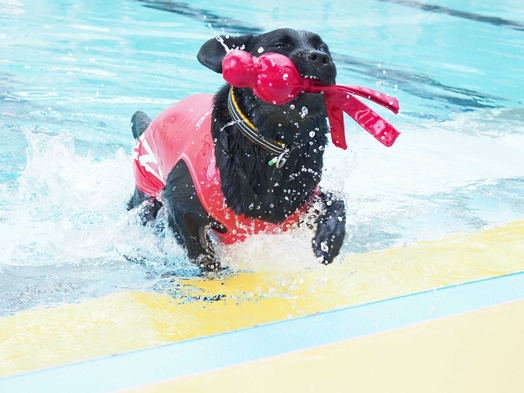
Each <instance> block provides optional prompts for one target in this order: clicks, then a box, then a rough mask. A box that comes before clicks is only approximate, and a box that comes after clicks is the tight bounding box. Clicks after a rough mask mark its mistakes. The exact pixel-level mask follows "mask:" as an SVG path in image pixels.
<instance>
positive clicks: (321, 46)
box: [318, 45, 328, 53]
mask: <svg viewBox="0 0 524 393" xmlns="http://www.w3.org/2000/svg"><path fill="white" fill-rule="evenodd" d="M318 50H319V51H321V52H325V53H327V51H328V48H327V46H325V45H320V47H319V48H318Z"/></svg>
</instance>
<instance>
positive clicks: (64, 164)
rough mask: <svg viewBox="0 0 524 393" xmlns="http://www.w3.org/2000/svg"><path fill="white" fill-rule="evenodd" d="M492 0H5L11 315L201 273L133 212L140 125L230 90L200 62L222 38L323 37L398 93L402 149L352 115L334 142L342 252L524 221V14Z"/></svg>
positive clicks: (1, 105)
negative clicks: (337, 144)
mask: <svg viewBox="0 0 524 393" xmlns="http://www.w3.org/2000/svg"><path fill="white" fill-rule="evenodd" d="M479 3H481V2H479V1H465V0H463V1H451V0H448V1H439V2H438V5H437V4H435V3H430V2H429V3H428V2H423V1H408V0H370V1H366V2H363V1H311V0H305V1H302V2H300V6H297V5H296V4H295V5H292V6H291V5H288V4H287V3H286V2H282V1H271V0H269V1H265V2H244V3H243V4H242V7H239V6H238V2H233V1H221V2H205V1H193V2H191V3H189V2H181V1H167V0H165V1H153V0H149V1H145V0H144V1H132V0H128V1H117V0H115V1H111V2H107V1H100V0H84V1H81V0H69V1H59V0H54V1H46V2H41V1H37V0H33V1H30V0H0V130H1V131H0V136H1V138H0V149H1V151H2V154H1V155H0V316H2V315H9V314H12V313H14V312H17V311H20V310H24V309H28V308H31V307H35V306H39V305H55V304H60V303H63V302H74V301H78V300H81V299H86V298H90V297H96V296H100V295H103V294H106V293H109V292H113V291H117V290H122V289H129V288H131V289H146V290H149V289H153V288H155V285H157V283H158V281H159V280H162V279H163V277H162V276H163V275H164V274H171V273H175V274H177V275H179V276H184V275H191V274H195V270H194V269H193V268H192V266H191V265H190V264H189V262H188V261H187V260H186V259H185V257H184V253H183V251H182V250H181V249H180V247H178V246H177V245H176V244H175V243H174V241H173V240H172V238H170V237H166V238H163V237H159V236H157V235H156V233H155V230H154V228H142V227H140V226H139V225H136V223H135V217H134V216H133V214H130V213H128V212H127V211H126V210H125V204H126V201H127V199H128V197H129V195H130V192H131V191H132V189H133V179H132V172H131V166H130V165H131V154H130V152H131V149H132V144H133V141H132V137H131V132H130V128H129V122H130V116H131V115H132V114H133V113H134V111H135V110H138V109H140V110H144V111H145V112H147V113H148V114H149V115H150V116H152V117H153V116H155V115H157V114H158V113H159V112H160V111H161V110H162V109H163V108H165V107H166V106H168V105H169V104H171V103H172V102H174V101H177V100H179V99H181V98H183V97H186V96H188V95H190V94H194V93H197V92H215V91H216V90H217V89H218V88H219V86H220V85H221V84H222V83H223V81H222V80H221V77H220V75H218V74H215V73H213V72H211V71H209V70H207V69H206V68H204V67H203V66H201V65H200V64H199V63H198V62H197V60H196V53H197V51H198V49H199V48H200V45H201V44H202V43H203V42H205V41H206V40H208V39H209V38H211V37H213V31H217V32H219V33H222V32H225V33H228V34H257V33H260V32H263V31H267V30H272V29H274V28H279V27H292V28H296V29H307V30H311V31H315V32H317V33H319V34H320V35H321V36H322V37H323V39H324V40H325V41H326V42H327V43H328V44H329V46H330V49H331V51H332V52H333V53H334V58H335V61H336V63H337V66H338V82H339V83H341V84H353V85H364V86H369V87H373V88H376V89H379V90H381V91H384V92H385V93H388V94H391V95H395V96H396V97H397V98H398V99H399V100H400V103H401V114H400V115H398V116H393V115H388V114H387V113H385V112H382V113H383V114H384V115H385V116H388V118H389V120H390V121H391V122H392V123H393V124H394V125H395V126H396V127H397V128H398V129H399V130H400V131H401V132H402V135H401V136H400V137H399V139H398V141H397V143H396V144H395V145H394V146H393V147H392V148H390V149H386V148H384V147H383V146H381V145H380V144H378V143H376V141H374V140H373V138H371V137H369V135H367V134H366V133H365V132H364V131H363V130H361V129H359V128H358V127H357V126H355V125H353V124H352V123H351V121H350V119H348V120H347V122H346V123H347V139H348V143H349V145H350V148H349V149H348V150H347V151H340V150H336V149H335V148H333V147H330V148H329V149H328V152H327V165H326V173H325V175H324V179H323V182H322V186H323V187H325V188H329V189H333V190H335V191H336V192H338V193H340V194H341V195H343V197H344V199H345V200H346V203H347V207H348V217H347V220H348V224H347V230H348V235H347V238H346V242H345V245H344V248H343V252H342V256H341V258H340V259H339V261H338V262H337V263H344V262H343V257H344V256H346V255H348V254H351V253H363V252H368V251H372V250H380V249H385V248H389V247H391V246H394V245H404V244H410V243H412V242H414V241H417V240H421V239H432V238H438V237H441V236H444V235H446V234H449V233H455V232H463V231H466V232H468V231H473V230H475V229H478V228H483V227H492V226H495V225H500V224H504V223H507V222H510V221H514V220H519V219H524V202H523V201H524V162H523V161H524V108H523V98H522V97H523V95H522V89H523V88H524V83H523V82H522V81H523V77H522V76H523V75H524V8H522V6H521V4H520V3H521V0H501V1H498V2H497V3H496V4H494V3H493V2H488V1H485V2H482V4H479ZM309 242H310V234H308V233H307V232H299V233H298V234H295V235H287V234H286V235H281V236H277V237H275V236H269V237H268V236H260V237H256V238H254V239H252V240H251V241H249V242H247V244H245V245H239V246H235V247H232V248H229V249H227V248H222V249H221V251H220V252H221V255H222V257H223V259H224V260H225V261H227V262H228V263H229V264H230V265H231V266H232V268H233V270H234V268H235V266H238V265H243V264H245V263H247V265H249V266H250V267H251V268H252V269H255V270H256V266H257V263H258V262H260V259H261V257H260V256H259V255H260V254H264V255H266V256H267V255H274V256H275V259H279V260H280V261H281V262H282V263H284V264H285V265H287V266H292V267H293V266H294V267H297V268H299V267H300V266H314V265H315V263H316V262H315V260H314V257H313V255H312V253H311V251H310V246H309ZM253 250H256V252H254V251H253ZM290 250H291V252H290ZM129 256H132V257H134V259H135V260H137V259H139V260H141V261H142V263H140V264H137V263H131V262H129V261H128V258H126V257H129ZM266 259H267V258H266Z"/></svg>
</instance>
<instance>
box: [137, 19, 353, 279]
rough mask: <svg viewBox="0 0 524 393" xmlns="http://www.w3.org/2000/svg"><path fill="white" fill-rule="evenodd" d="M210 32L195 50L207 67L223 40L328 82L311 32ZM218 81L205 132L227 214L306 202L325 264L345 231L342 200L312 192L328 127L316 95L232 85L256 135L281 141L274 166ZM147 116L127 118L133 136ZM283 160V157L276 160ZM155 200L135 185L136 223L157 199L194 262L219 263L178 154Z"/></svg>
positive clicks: (257, 214)
mask: <svg viewBox="0 0 524 393" xmlns="http://www.w3.org/2000/svg"><path fill="white" fill-rule="evenodd" d="M221 40H222V42H219V40H217V39H211V40H209V41H208V42H206V43H205V44H204V45H203V46H202V48H201V49H200V51H199V53H198V60H199V61H200V62H201V63H202V64H203V65H205V66H206V67H208V68H210V69H211V70H213V71H215V72H218V73H221V72H222V59H223V58H224V56H225V54H226V50H225V47H227V48H230V49H242V50H245V51H247V52H249V53H251V54H252V55H253V56H260V55H261V54H262V53H267V52H276V53H279V54H282V55H285V56H287V57H289V58H290V59H291V60H292V61H293V62H294V64H295V65H296V67H297V69H298V71H299V72H300V73H301V75H302V76H303V77H309V78H314V79H319V80H320V81H321V82H323V83H325V84H331V83H335V77H336V67H335V65H334V64H333V61H332V58H331V55H330V53H329V49H328V47H327V45H326V44H325V43H324V41H323V40H322V39H321V38H320V37H319V36H318V35H317V34H314V33H310V32H306V31H296V30H291V29H278V30H274V31H272V32H269V33H266V34H262V35H259V36H253V35H245V36H240V37H230V36H228V37H225V36H223V37H221ZM230 89H231V87H230V86H229V85H225V86H224V87H223V88H221V89H220V90H219V91H218V93H217V94H216V95H215V97H214V106H213V112H212V126H211V133H212V137H213V141H214V148H215V156H216V167H217V168H218V171H219V174H220V180H221V188H222V192H223V194H224V198H225V202H226V204H227V206H229V207H230V208H232V210H233V211H234V213H235V214H237V215H241V214H244V215H245V217H250V218H257V219H261V220H264V221H267V222H271V223H281V222H283V221H285V220H286V219H287V218H288V217H289V216H291V215H293V214H294V213H295V212H297V211H299V210H300V209H302V208H303V207H304V206H306V205H308V204H312V203H313V201H314V202H317V203H315V205H316V206H317V207H318V206H320V208H319V209H318V217H317V218H316V233H315V236H314V238H313V241H312V246H313V251H314V253H315V255H316V256H317V258H318V259H319V260H320V261H321V262H323V263H325V264H328V263H331V262H332V261H333V259H334V258H335V257H336V256H337V255H338V253H339V251H340V248H341V246H342V243H343V239H344V235H345V221H346V215H345V206H344V202H343V201H342V200H339V199H336V198H335V197H334V196H333V195H332V194H329V193H323V192H319V191H318V184H319V182H320V178H321V174H322V167H323V155H324V148H325V146H326V144H327V133H328V132H329V128H328V125H327V121H326V116H327V115H326V107H325V101H324V97H323V95H322V94H312V93H302V94H300V95H299V96H298V97H297V98H295V99H293V100H292V101H291V102H290V103H288V104H285V105H280V106H278V105H272V104H269V103H266V102H264V101H262V100H260V99H259V98H257V97H256V96H255V94H254V93H253V91H252V90H250V89H247V88H245V89H234V95H235V97H236V102H237V105H238V108H239V109H240V111H241V112H242V113H243V114H244V115H245V116H246V117H247V119H249V120H250V122H251V123H252V124H253V125H254V126H255V127H256V130H257V132H258V134H260V135H261V136H262V138H263V139H264V140H268V141H274V142H275V143H283V144H285V146H289V147H290V148H289V151H288V152H287V153H286V154H285V157H284V155H283V156H281V157H280V158H283V159H282V160H281V162H279V164H280V165H277V166H270V165H268V162H269V161H270V160H271V159H273V158H275V153H274V152H273V153H272V152H270V151H268V150H267V149H266V148H265V147H263V146H261V145H260V144H259V143H257V141H252V140H251V139H249V138H247V137H246V136H245V135H243V133H242V132H241V129H240V127H238V126H237V124H235V123H234V122H233V119H232V115H231V113H230V107H229V106H230V105H231V104H230V102H229V103H228V95H229V94H230ZM150 121H151V120H150V119H149V118H148V117H147V116H146V115H145V114H144V113H143V112H136V113H135V114H134V116H133V118H132V130H133V135H134V136H135V138H138V137H139V136H140V135H141V134H142V133H143V132H144V130H145V129H146V128H147V127H148V125H149V123H150ZM284 161H285V162H284ZM161 197H162V202H160V201H158V200H156V199H155V198H153V197H152V196H150V195H147V194H145V193H143V192H142V191H140V190H138V189H135V193H134V195H133V197H132V198H131V200H130V202H129V205H128V208H129V209H132V208H134V207H136V206H138V205H140V204H144V205H143V209H142V213H141V217H142V221H143V222H144V223H146V222H148V221H150V220H154V219H155V218H156V215H157V213H158V210H159V209H160V208H161V207H162V204H165V207H166V209H167V215H168V224H169V226H170V227H171V229H172V230H173V231H174V233H175V236H176V238H177V239H178V241H179V242H180V243H181V244H182V245H183V246H185V247H186V249H187V252H188V256H189V258H190V259H191V260H193V261H194V262H195V263H197V264H198V265H199V266H200V267H201V268H203V269H206V270H214V269H217V268H219V266H220V263H219V261H218V260H217V257H216V256H215V253H214V251H213V247H212V242H211V241H210V238H209V231H212V230H215V231H218V232H220V231H224V228H223V226H221V225H220V223H218V222H216V221H215V220H214V219H213V218H212V217H211V216H210V215H209V214H208V212H207V211H206V210H205V209H204V207H203V206H202V204H201V203H200V200H199V198H198V197H197V195H196V191H195V186H194V182H193V179H192V176H191V173H190V171H189V169H188V165H187V164H186V163H185V162H184V161H183V160H181V161H179V162H178V163H177V164H176V165H175V166H174V167H173V168H172V169H171V171H170V172H169V175H168V176H167V181H166V186H165V188H164V189H163V191H162V196H161Z"/></svg>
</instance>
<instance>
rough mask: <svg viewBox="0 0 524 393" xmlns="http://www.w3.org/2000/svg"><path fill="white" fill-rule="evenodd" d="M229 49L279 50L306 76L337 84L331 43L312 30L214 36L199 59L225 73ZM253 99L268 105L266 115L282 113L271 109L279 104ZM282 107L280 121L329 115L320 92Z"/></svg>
mask: <svg viewBox="0 0 524 393" xmlns="http://www.w3.org/2000/svg"><path fill="white" fill-rule="evenodd" d="M226 48H228V49H241V50H245V51H247V52H249V53H250V54H251V55H253V56H261V55H262V54H264V53H268V52H273V53H279V54H281V55H284V56H287V57H288V58H290V59H291V60H292V61H293V63H294V64H295V66H296V68H297V69H298V71H299V73H300V74H301V75H302V77H304V78H313V79H318V80H320V81H321V82H322V83H324V84H332V83H335V78H336V74H337V71H336V67H335V64H334V63H333V60H332V58H331V54H330V53H329V48H328V46H327V45H326V43H325V42H324V41H323V40H322V39H321V38H320V36H319V35H318V34H315V33H311V32H309V31H297V30H293V29H277V30H273V31H271V32H268V33H265V34H261V35H258V36H254V35H243V36H238V37H233V36H222V37H218V38H216V39H210V40H209V41H207V42H206V43H205V44H204V45H203V46H202V48H201V49H200V51H199V53H198V56H197V57H198V60H199V61H200V62H201V63H202V64H203V65H205V66H206V67H208V68H210V69H211V70H213V71H215V72H218V73H222V59H223V58H224V56H225V55H226ZM252 99H254V100H256V101H257V106H258V107H260V108H264V110H263V111H262V112H263V114H264V115H268V114H269V112H271V113H272V114H276V113H275V112H279V111H278V110H276V108H270V107H275V105H271V104H267V103H264V102H261V100H259V99H258V98H256V97H254V95H253V97H252ZM281 107H282V108H281V110H280V113H281V116H280V117H279V116H277V117H278V119H277V121H278V122H279V123H282V122H285V123H287V122H290V123H293V124H294V123H296V122H303V121H305V120H307V119H308V118H311V117H318V116H325V102H324V98H323V96H322V95H320V94H311V93H302V94H300V95H299V96H298V97H297V98H295V99H294V100H293V101H291V102H290V103H288V104H286V105H282V106H281ZM290 108H291V110H290ZM303 108H306V109H307V114H304V113H305V111H304V110H303Z"/></svg>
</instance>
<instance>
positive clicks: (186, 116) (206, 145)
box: [133, 94, 299, 244]
mask: <svg viewBox="0 0 524 393" xmlns="http://www.w3.org/2000/svg"><path fill="white" fill-rule="evenodd" d="M212 111H213V96H212V95H211V94H198V95H194V96H191V97H188V98H186V99H184V100H182V101H179V102H177V103H176V104H174V105H172V106H170V107H169V108H167V109H166V110H164V111H163V112H162V113H160V115H158V117H157V118H156V119H155V120H153V121H152V122H151V124H150V125H149V127H148V128H147V129H146V130H145V131H144V133H143V134H142V135H141V136H140V138H139V139H138V140H137V142H136V145H135V148H134V151H133V157H134V161H133V169H134V173H135V181H136V186H137V188H138V189H139V190H140V191H142V192H144V193H145V194H147V195H151V196H153V197H155V198H157V199H161V197H162V190H163V189H164V187H165V185H166V180H167V176H168V174H169V172H170V171H171V169H173V167H174V166H175V165H176V164H177V163H178V162H179V161H180V160H183V161H184V162H185V163H186V165H187V167H188V168H189V171H190V173H191V177H192V179H193V183H194V184H195V191H196V194H197V196H198V198H199V199H200V202H201V203H202V206H203V207H204V209H206V211H207V212H208V214H209V215H210V216H211V217H212V218H213V219H215V220H216V221H218V222H220V223H221V224H222V225H223V226H224V227H225V228H226V229H227V231H226V232H225V233H222V232H218V231H215V232H216V233H217V235H218V237H219V238H220V240H221V241H222V242H224V243H226V244H232V243H234V242H237V241H243V240H245V238H246V237H247V236H249V235H252V234H256V233H277V232H282V231H285V230H287V229H289V228H290V227H291V226H293V225H294V224H296V223H298V218H299V213H298V212H297V213H295V214H293V215H292V216H290V217H288V219H287V220H286V221H284V222H283V223H281V224H273V223H269V222H266V221H263V220H260V219H253V218H247V217H245V216H244V214H241V215H236V214H235V213H234V212H233V210H232V209H231V208H230V207H228V206H227V205H226V203H225V198H224V194H223V193H222V188H221V183H220V174H219V173H218V169H217V167H216V159H215V146H214V144H213V139H212V136H211V118H212Z"/></svg>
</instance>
